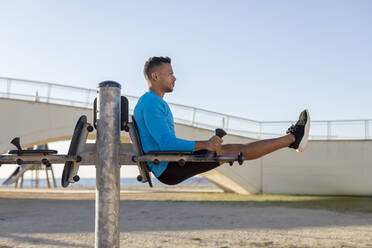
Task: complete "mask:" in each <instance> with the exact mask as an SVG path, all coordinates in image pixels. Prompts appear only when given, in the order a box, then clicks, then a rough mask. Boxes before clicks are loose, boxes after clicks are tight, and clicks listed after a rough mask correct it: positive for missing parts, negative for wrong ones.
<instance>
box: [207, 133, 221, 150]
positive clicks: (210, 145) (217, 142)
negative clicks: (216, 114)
mask: <svg viewBox="0 0 372 248" xmlns="http://www.w3.org/2000/svg"><path fill="white" fill-rule="evenodd" d="M221 144H222V139H221V138H220V137H218V136H216V135H214V136H212V137H211V138H210V139H209V140H208V141H207V147H206V148H205V149H207V150H208V151H218V150H220V149H221Z"/></svg>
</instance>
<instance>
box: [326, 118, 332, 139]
mask: <svg viewBox="0 0 372 248" xmlns="http://www.w3.org/2000/svg"><path fill="white" fill-rule="evenodd" d="M331 135H332V128H331V122H330V121H327V140H330V139H331Z"/></svg>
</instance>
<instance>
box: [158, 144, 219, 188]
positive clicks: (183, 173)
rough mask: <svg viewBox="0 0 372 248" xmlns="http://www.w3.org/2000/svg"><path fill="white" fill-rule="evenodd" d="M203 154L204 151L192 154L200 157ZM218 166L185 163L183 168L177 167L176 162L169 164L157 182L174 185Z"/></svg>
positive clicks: (206, 163) (207, 163) (213, 164)
mask: <svg viewBox="0 0 372 248" xmlns="http://www.w3.org/2000/svg"><path fill="white" fill-rule="evenodd" d="M205 152H206V151H205V150H201V151H196V152H194V153H193V154H195V155H200V154H203V153H205ZM218 166H220V164H219V163H218V162H186V164H185V165H184V166H181V165H179V164H178V162H169V163H168V166H167V168H166V169H165V171H164V172H163V173H162V174H161V175H160V176H159V177H158V180H159V181H160V182H162V183H164V184H168V185H175V184H178V183H180V182H182V181H184V180H186V179H188V178H190V177H193V176H195V175H198V174H200V173H203V172H206V171H209V170H213V169H214V168H216V167H218Z"/></svg>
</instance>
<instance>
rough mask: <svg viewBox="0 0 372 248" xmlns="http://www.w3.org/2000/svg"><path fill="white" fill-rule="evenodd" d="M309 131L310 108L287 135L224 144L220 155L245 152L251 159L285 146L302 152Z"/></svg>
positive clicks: (303, 112) (246, 158)
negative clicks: (244, 142)
mask: <svg viewBox="0 0 372 248" xmlns="http://www.w3.org/2000/svg"><path fill="white" fill-rule="evenodd" d="M309 131H310V115H309V111H308V110H304V111H302V112H301V114H300V117H299V119H298V121H297V123H296V124H295V125H292V126H291V127H290V128H289V129H288V131H287V135H285V136H282V137H280V138H275V139H266V140H259V141H256V142H252V143H247V144H227V145H222V147H221V150H219V151H218V155H234V154H238V153H239V152H243V155H244V159H245V160H251V159H257V158H260V157H262V156H264V155H266V154H268V153H271V152H274V151H276V150H278V149H281V148H285V147H290V148H293V149H296V150H297V151H299V152H302V151H304V150H305V148H306V145H307V140H308V137H309Z"/></svg>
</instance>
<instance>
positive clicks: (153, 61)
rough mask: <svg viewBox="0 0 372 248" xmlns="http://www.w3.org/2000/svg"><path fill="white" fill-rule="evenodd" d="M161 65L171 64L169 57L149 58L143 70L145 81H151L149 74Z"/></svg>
mask: <svg viewBox="0 0 372 248" xmlns="http://www.w3.org/2000/svg"><path fill="white" fill-rule="evenodd" d="M162 63H167V64H170V63H171V59H170V58H169V57H150V58H149V59H148V60H147V61H146V63H145V66H144V68H143V74H144V75H145V78H146V79H147V80H151V73H153V72H154V68H155V67H157V66H159V65H161V64H162Z"/></svg>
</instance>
